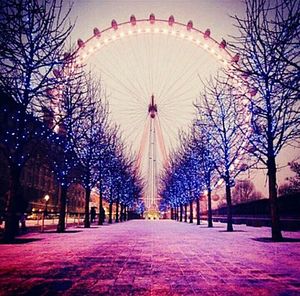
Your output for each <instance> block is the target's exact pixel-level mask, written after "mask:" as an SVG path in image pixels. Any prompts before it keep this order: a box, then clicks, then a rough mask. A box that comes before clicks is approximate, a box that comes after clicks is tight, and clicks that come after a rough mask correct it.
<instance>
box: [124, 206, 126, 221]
mask: <svg viewBox="0 0 300 296" xmlns="http://www.w3.org/2000/svg"><path fill="white" fill-rule="evenodd" d="M124 221H127V207H126V205H124Z"/></svg>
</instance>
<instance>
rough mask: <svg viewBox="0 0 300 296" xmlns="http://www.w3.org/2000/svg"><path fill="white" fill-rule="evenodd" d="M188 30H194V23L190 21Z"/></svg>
mask: <svg viewBox="0 0 300 296" xmlns="http://www.w3.org/2000/svg"><path fill="white" fill-rule="evenodd" d="M186 29H187V30H188V31H191V29H193V22H192V21H189V22H188V23H187V25H186Z"/></svg>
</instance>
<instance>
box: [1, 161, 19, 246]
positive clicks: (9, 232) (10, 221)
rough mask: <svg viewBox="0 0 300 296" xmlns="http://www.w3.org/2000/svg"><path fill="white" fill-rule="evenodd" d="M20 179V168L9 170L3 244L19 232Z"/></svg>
mask: <svg viewBox="0 0 300 296" xmlns="http://www.w3.org/2000/svg"><path fill="white" fill-rule="evenodd" d="M20 177H21V168H19V167H13V168H11V180H10V195H9V199H8V201H7V213H6V217H5V229H4V234H3V238H4V241H5V242H11V241H13V240H14V239H15V236H16V235H17V234H18V232H19V217H18V212H19V210H18V208H19V205H20V204H21V203H22V189H21V183H20Z"/></svg>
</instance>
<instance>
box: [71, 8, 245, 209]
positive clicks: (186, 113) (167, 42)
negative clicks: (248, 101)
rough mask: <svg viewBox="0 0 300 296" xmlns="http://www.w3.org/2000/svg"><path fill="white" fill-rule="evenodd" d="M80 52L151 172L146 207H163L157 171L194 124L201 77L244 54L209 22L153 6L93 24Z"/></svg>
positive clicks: (147, 173)
mask: <svg viewBox="0 0 300 296" xmlns="http://www.w3.org/2000/svg"><path fill="white" fill-rule="evenodd" d="M76 54H77V57H76V63H78V64H84V65H87V67H89V69H91V70H92V71H93V72H94V73H97V75H100V76H101V79H102V81H103V84H104V85H105V89H106V95H107V98H108V100H109V103H110V110H111V118H112V120H114V121H115V122H117V123H119V124H120V127H121V129H122V133H123V136H124V138H125V139H126V140H127V143H128V147H130V149H131V150H132V151H133V152H134V153H135V154H136V162H137V166H138V167H139V168H140V170H141V172H142V174H143V176H144V179H145V180H146V186H147V188H146V190H145V197H144V202H145V206H146V209H148V210H149V209H150V208H152V209H153V208H154V209H157V204H158V200H159V197H158V181H159V178H158V176H159V172H160V170H161V169H162V167H163V165H164V164H165V163H166V161H167V158H168V153H169V151H170V150H171V149H175V148H176V146H177V142H178V131H179V130H180V129H181V130H182V129H183V130H184V129H187V128H188V127H189V126H190V124H191V121H192V119H193V117H194V107H193V102H194V101H195V100H196V99H197V97H198V96H199V93H200V91H201V85H202V84H201V83H200V78H201V79H203V80H205V79H206V78H209V76H211V75H212V76H214V75H215V74H216V72H217V71H218V69H220V68H230V67H231V65H232V62H236V61H237V60H238V55H236V56H232V55H231V54H230V53H229V52H228V51H227V49H226V42H225V40H222V41H221V42H217V41H216V40H214V39H213V38H212V37H211V33H210V30H209V29H206V30H204V32H202V31H200V30H198V29H196V28H194V27H193V23H192V21H189V22H188V23H187V24H183V23H179V22H176V21H175V19H174V17H173V16H170V17H169V19H167V20H164V19H156V18H155V16H154V14H151V15H150V17H149V18H148V19H141V20H138V19H136V18H135V16H133V15H132V16H131V17H130V20H129V21H128V22H124V23H119V24H118V23H117V22H116V21H115V20H113V21H112V22H111V26H110V27H109V28H106V29H104V30H99V29H98V28H95V29H94V31H93V35H92V37H90V38H89V39H88V40H86V41H83V40H81V39H79V40H78V49H77V51H76ZM236 79H237V81H238V80H239V78H238V77H236Z"/></svg>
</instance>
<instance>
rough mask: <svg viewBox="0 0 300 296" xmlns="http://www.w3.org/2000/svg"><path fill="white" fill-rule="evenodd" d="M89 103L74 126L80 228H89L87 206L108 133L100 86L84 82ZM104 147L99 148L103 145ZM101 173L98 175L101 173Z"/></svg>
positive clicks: (93, 82)
mask: <svg viewBox="0 0 300 296" xmlns="http://www.w3.org/2000/svg"><path fill="white" fill-rule="evenodd" d="M85 96H87V97H88V100H90V103H91V106H90V107H91V112H90V114H87V116H85V117H81V119H80V120H79V124H78V129H77V133H79V137H78V140H77V141H76V142H75V146H74V147H75V151H76V155H77V157H78V160H79V165H80V170H81V174H80V176H81V179H82V180H81V182H82V184H83V186H84V188H85V219H84V227H86V228H88V227H90V218H89V217H90V215H89V212H90V210H89V203H90V197H91V191H92V189H93V188H94V187H95V186H96V185H97V183H98V181H99V174H100V172H99V169H100V167H99V161H101V160H102V159H101V155H103V148H106V146H107V144H108V143H106V141H105V140H106V132H107V131H108V130H109V129H108V107H107V106H108V105H107V103H106V102H105V101H104V100H103V97H104V94H103V91H102V90H101V83H100V82H98V81H92V79H91V78H90V79H89V80H88V81H87V92H86V94H85ZM103 142H104V143H105V144H106V145H103V144H104V143H103ZM101 173H102V172H101Z"/></svg>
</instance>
